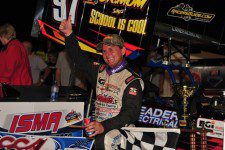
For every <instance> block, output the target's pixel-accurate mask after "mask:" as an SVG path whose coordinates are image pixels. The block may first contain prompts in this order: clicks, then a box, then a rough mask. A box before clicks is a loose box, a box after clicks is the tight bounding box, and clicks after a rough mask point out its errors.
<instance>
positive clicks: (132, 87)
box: [101, 80, 143, 132]
mask: <svg viewBox="0 0 225 150" xmlns="http://www.w3.org/2000/svg"><path fill="white" fill-rule="evenodd" d="M133 91H136V92H133ZM142 95H143V92H142V87H141V84H140V81H139V80H135V81H133V82H131V83H130V84H129V85H128V86H127V88H126V89H125V91H124V94H123V99H122V100H123V102H122V108H121V111H120V113H119V114H118V115H117V116H115V117H113V118H111V119H107V120H105V121H103V122H101V123H102V125H103V127H104V132H108V131H110V130H112V129H120V128H121V127H124V126H125V125H126V124H131V123H134V122H135V121H137V120H138V118H139V115H140V111H141V104H142Z"/></svg>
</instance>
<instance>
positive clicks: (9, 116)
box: [0, 102, 84, 133]
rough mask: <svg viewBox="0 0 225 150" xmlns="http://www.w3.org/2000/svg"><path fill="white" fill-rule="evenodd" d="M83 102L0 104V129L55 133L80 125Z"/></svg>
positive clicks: (13, 131) (11, 131)
mask: <svg viewBox="0 0 225 150" xmlns="http://www.w3.org/2000/svg"><path fill="white" fill-rule="evenodd" d="M83 116H84V103H83V102H1V103H0V128H1V129H2V130H6V131H8V132H9V133H42V132H51V133H57V131H58V130H59V129H62V128H66V127H68V126H70V125H74V124H81V123H82V121H83Z"/></svg>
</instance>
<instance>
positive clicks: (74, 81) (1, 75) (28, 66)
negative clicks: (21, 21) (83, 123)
mask: <svg viewBox="0 0 225 150" xmlns="http://www.w3.org/2000/svg"><path fill="white" fill-rule="evenodd" d="M0 41H1V52H0V66H1V68H0V83H6V84H9V85H36V86H51V85H53V84H55V83H57V84H58V85H59V86H74V85H75V86H78V87H81V88H83V89H86V82H85V78H84V77H83V76H82V75H80V73H79V72H78V70H76V71H75V67H74V65H73V64H72V63H71V61H70V59H69V57H68V56H67V53H66V52H65V51H64V47H63V46H62V45H60V44H57V43H55V42H53V41H50V40H48V39H47V38H46V39H45V41H43V40H42V41H38V39H35V40H34V39H33V38H30V39H26V40H20V39H17V37H16V29H15V28H14V27H13V25H11V24H7V23H6V24H3V25H1V26H0Z"/></svg>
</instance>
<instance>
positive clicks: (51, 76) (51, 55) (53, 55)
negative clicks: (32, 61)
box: [41, 50, 58, 86]
mask: <svg viewBox="0 0 225 150" xmlns="http://www.w3.org/2000/svg"><path fill="white" fill-rule="evenodd" d="M57 58H58V52H56V51H54V50H52V51H49V52H48V61H47V65H48V68H49V69H50V72H49V73H48V76H47V77H46V78H45V77H44V76H45V74H44V72H42V73H41V78H45V80H44V82H43V85H47V86H51V85H53V84H55V73H56V66H55V65H56V62H57Z"/></svg>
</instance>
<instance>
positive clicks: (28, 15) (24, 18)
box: [0, 0, 37, 40]
mask: <svg viewBox="0 0 225 150" xmlns="http://www.w3.org/2000/svg"><path fill="white" fill-rule="evenodd" d="M36 3H37V0H4V1H1V4H0V24H1V25H2V24H4V23H6V22H8V23H10V24H12V25H13V26H14V27H15V29H16V31H17V37H18V39H20V40H25V39H29V38H30V33H31V29H32V24H33V19H34V14H35V10H36Z"/></svg>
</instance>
